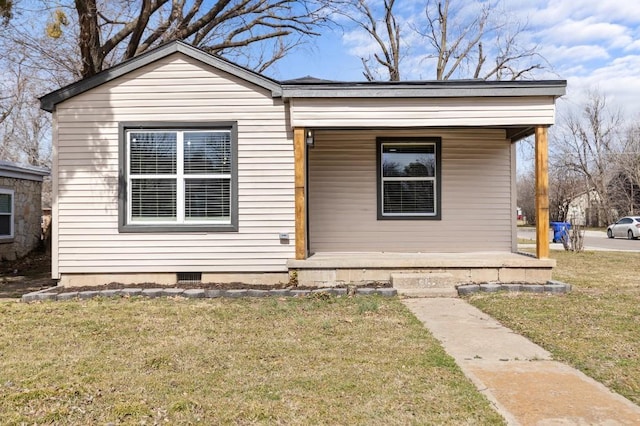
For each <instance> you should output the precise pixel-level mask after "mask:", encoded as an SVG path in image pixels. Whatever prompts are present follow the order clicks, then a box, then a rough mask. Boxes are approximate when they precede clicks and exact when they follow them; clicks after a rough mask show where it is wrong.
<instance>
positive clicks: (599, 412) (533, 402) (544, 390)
mask: <svg viewBox="0 0 640 426" xmlns="http://www.w3.org/2000/svg"><path fill="white" fill-rule="evenodd" d="M403 303H404V304H405V305H406V306H407V307H408V308H409V309H410V310H411V311H412V312H413V313H414V315H415V316H416V317H417V318H418V319H419V320H420V321H422V322H423V323H424V325H425V326H426V327H427V328H428V329H429V330H430V331H431V332H432V333H433V335H434V336H435V337H436V338H437V339H438V340H439V341H440V342H441V343H442V345H443V346H444V348H445V350H446V351H447V353H449V355H451V356H452V357H453V358H454V359H455V360H456V363H457V364H458V365H459V366H460V367H461V368H462V371H463V372H464V373H465V375H467V377H469V378H470V379H471V381H473V383H474V384H475V385H476V386H477V388H478V389H479V390H480V391H481V392H482V393H483V394H484V395H486V397H487V398H488V399H489V400H490V401H491V402H492V403H493V404H494V406H495V408H496V409H497V410H498V412H499V413H500V414H502V416H504V418H505V419H506V420H507V423H508V424H510V425H640V407H638V406H636V405H634V404H632V403H631V402H630V401H629V400H627V399H625V398H623V397H622V396H620V395H618V394H615V393H613V392H611V391H610V390H609V389H607V388H606V387H605V386H603V385H602V384H601V383H598V382H596V381H595V380H593V379H591V378H589V377H587V376H586V375H584V374H583V373H581V372H579V371H578V370H576V369H574V368H571V367H569V366H567V365H565V364H562V363H560V362H556V361H552V360H551V355H550V354H549V353H548V352H547V351H545V350H544V349H542V348H541V347H540V346H538V345H535V344H533V343H532V342H530V341H529V340H527V339H525V338H524V337H522V336H520V335H518V334H515V333H514V332H513V331H511V330H510V329H508V328H506V327H503V326H502V325H500V324H499V323H498V322H497V321H496V320H494V319H493V318H491V317H490V316H488V315H486V314H484V313H483V312H481V311H480V310H478V309H476V308H475V307H473V306H471V305H469V304H468V303H467V302H465V301H464V300H462V299H453V298H416V299H405V300H403Z"/></svg>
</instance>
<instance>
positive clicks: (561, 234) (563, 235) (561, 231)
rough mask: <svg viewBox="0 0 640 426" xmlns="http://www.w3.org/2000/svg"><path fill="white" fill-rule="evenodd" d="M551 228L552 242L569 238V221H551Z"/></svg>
mask: <svg viewBox="0 0 640 426" xmlns="http://www.w3.org/2000/svg"><path fill="white" fill-rule="evenodd" d="M551 229H553V242H554V243H561V242H562V240H563V239H565V240H568V239H569V229H571V224H570V223H569V222H551Z"/></svg>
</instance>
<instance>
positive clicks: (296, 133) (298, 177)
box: [293, 127, 307, 260]
mask: <svg viewBox="0 0 640 426" xmlns="http://www.w3.org/2000/svg"><path fill="white" fill-rule="evenodd" d="M305 150H306V141H305V129H304V128H300V127H296V128H294V129H293V156H294V161H295V164H294V170H295V197H296V198H295V205H296V259H298V260H302V259H306V258H307V204H306V201H305V182H306V175H307V174H306V164H305V163H306V155H305Z"/></svg>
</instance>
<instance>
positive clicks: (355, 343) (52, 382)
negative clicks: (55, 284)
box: [0, 295, 502, 425]
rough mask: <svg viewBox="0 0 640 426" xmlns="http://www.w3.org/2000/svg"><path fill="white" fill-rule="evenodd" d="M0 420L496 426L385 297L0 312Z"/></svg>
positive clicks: (9, 305)
mask: <svg viewBox="0 0 640 426" xmlns="http://www.w3.org/2000/svg"><path fill="white" fill-rule="evenodd" d="M0 322H1V324H2V326H1V327H0V423H1V424H108V423H110V424H137V425H139V424H290V425H295V424H305V425H306V424H331V425H336V424H350V425H351V424H363V425H364V424H366V425H369V424H381V425H382V424H384V425H393V424H398V425H400V424H402V425H406V424H474V425H475V424H501V423H502V419H501V417H500V416H499V415H498V414H497V413H496V412H495V411H493V410H492V409H491V408H490V405H489V403H488V402H487V400H486V399H484V397H483V396H481V395H480V394H479V393H478V392H477V391H476V390H475V388H474V386H473V385H472V384H471V383H470V382H469V381H468V380H467V379H466V378H465V377H464V375H463V374H462V373H461V371H460V370H459V368H458V367H457V366H456V364H455V363H454V361H453V360H452V359H451V358H450V357H449V356H447V355H446V354H445V352H444V351H443V349H442V348H441V346H440V345H439V344H438V343H437V341H435V339H434V338H433V337H432V336H431V335H430V334H429V332H428V331H427V330H426V329H425V328H424V327H423V325H422V324H421V323H420V322H419V321H418V320H416V319H415V318H414V317H413V316H412V315H411V314H410V313H409V312H408V311H407V309H406V308H405V307H404V306H403V305H402V304H401V303H400V302H399V301H398V300H396V299H385V298H379V297H368V296H366V297H365V296H358V297H353V298H346V297H342V298H336V297H325V296H324V295H319V297H310V298H300V299H294V298H283V299H272V298H269V299H244V300H234V299H208V300H192V299H190V300H187V299H180V298H168V299H166V298H165V299H146V298H131V299H127V298H124V299H93V300H88V301H72V302H47V303H32V304H24V303H16V302H2V303H0Z"/></svg>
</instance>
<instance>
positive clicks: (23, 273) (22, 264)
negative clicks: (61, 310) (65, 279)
mask: <svg viewBox="0 0 640 426" xmlns="http://www.w3.org/2000/svg"><path fill="white" fill-rule="evenodd" d="M56 284H57V283H56V281H55V280H52V279H51V256H50V255H49V254H48V253H44V252H40V251H34V252H32V253H30V254H28V255H27V256H25V257H23V258H20V259H18V260H15V261H12V262H2V263H0V298H18V297H20V296H22V295H23V294H27V293H31V292H33V291H38V290H42V289H45V288H48V287H54V286H55V285H56Z"/></svg>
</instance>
